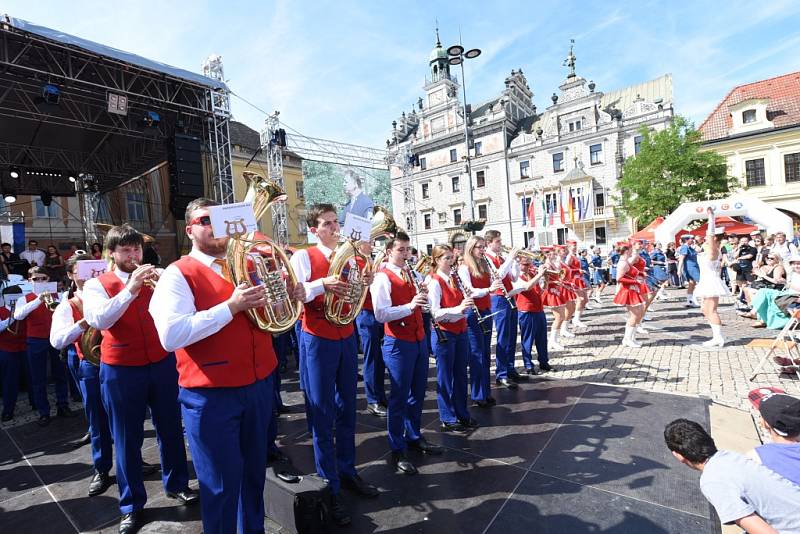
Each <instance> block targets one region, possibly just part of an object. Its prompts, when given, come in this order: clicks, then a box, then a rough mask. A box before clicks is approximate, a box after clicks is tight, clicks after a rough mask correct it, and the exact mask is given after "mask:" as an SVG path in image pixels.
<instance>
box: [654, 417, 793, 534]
mask: <svg viewBox="0 0 800 534" xmlns="http://www.w3.org/2000/svg"><path fill="white" fill-rule="evenodd" d="M664 441H665V442H666V445H667V448H668V449H669V450H670V451H671V452H672V455H673V456H674V457H675V459H676V460H678V461H679V462H680V463H682V464H684V465H686V466H688V467H689V468H691V469H694V470H696V471H700V491H702V492H703V495H704V496H705V498H706V499H707V500H708V501H709V502H710V503H711V505H712V506H713V507H714V509H715V510H716V512H717V515H718V516H719V519H720V521H721V522H722V523H723V524H725V525H729V524H734V523H735V524H736V525H737V526H738V527H739V528H741V529H743V530H745V531H747V532H749V533H751V534H754V533H756V534H758V533H764V534H767V533H773V534H774V533H778V534H797V533H800V513H798V510H800V486H796V485H795V484H792V482H790V481H789V480H787V479H785V478H783V477H781V476H780V475H778V474H777V473H775V472H774V471H771V470H770V469H768V468H767V467H765V466H763V465H760V464H758V463H757V462H754V461H752V460H750V459H749V458H747V457H746V456H744V455H742V454H739V453H736V452H732V451H725V450H717V446H716V444H715V443H714V439H713V438H712V437H711V436H710V435H709V434H708V433H707V432H706V431H705V429H704V428H703V427H702V426H700V424H698V423H697V422H695V421H690V420H688V419H676V420H674V421H672V422H670V423H668V424H667V426H666V427H665V428H664Z"/></svg>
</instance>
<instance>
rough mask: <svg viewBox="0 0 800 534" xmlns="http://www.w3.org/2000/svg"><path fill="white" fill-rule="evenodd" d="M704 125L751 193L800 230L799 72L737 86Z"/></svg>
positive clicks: (708, 142) (712, 145) (710, 145)
mask: <svg viewBox="0 0 800 534" xmlns="http://www.w3.org/2000/svg"><path fill="white" fill-rule="evenodd" d="M699 130H700V132H701V133H702V135H703V144H704V148H705V149H707V150H714V151H715V152H717V153H719V154H721V155H722V156H724V157H725V159H726V160H727V162H728V173H729V174H730V175H731V176H735V177H737V178H739V180H740V183H741V186H742V188H743V189H745V190H746V191H747V192H748V194H751V195H754V196H757V197H758V198H760V199H761V200H763V201H765V202H766V203H767V204H769V205H771V206H773V207H775V208H777V209H779V210H781V211H782V212H784V213H786V214H787V215H789V216H790V217H792V221H793V223H794V227H795V230H798V229H800V72H793V73H790V74H785V75H782V76H777V77H775V78H769V79H766V80H760V81H757V82H753V83H748V84H744V85H739V86H737V87H734V88H733V89H732V90H731V91H730V92H729V93H728V94H727V95H726V96H725V98H724V99H723V100H722V101H721V102H720V103H719V104H718V105H717V107H716V108H715V109H714V111H712V112H711V114H710V115H709V116H708V117H707V118H706V120H705V121H703V123H702V124H701V125H700V128H699Z"/></svg>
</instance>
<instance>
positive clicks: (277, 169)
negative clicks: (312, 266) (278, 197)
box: [261, 111, 289, 246]
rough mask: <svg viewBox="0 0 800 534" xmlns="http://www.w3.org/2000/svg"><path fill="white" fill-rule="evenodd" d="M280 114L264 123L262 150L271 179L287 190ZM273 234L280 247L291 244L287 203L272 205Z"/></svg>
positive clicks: (268, 118) (276, 113)
mask: <svg viewBox="0 0 800 534" xmlns="http://www.w3.org/2000/svg"><path fill="white" fill-rule="evenodd" d="M278 115H280V112H278V111H276V112H275V113H273V114H272V115H270V116H269V117H267V118H266V120H265V121H264V122H265V124H266V128H264V130H263V131H262V132H261V150H263V151H264V152H266V154H267V161H268V165H269V178H270V179H271V180H273V181H274V182H275V183H277V184H278V185H280V186H281V189H283V190H284V191H285V190H286V184H285V183H284V180H283V147H282V146H281V143H280V139H279V137H280V134H279V131H280V129H281V122H280V119H278ZM270 209H271V210H272V233H273V237H274V238H275V241H276V242H277V243H278V244H279V245H283V246H286V245H288V244H289V221H288V216H287V214H286V203H285V202H275V203H274V204H272V206H271V208H270Z"/></svg>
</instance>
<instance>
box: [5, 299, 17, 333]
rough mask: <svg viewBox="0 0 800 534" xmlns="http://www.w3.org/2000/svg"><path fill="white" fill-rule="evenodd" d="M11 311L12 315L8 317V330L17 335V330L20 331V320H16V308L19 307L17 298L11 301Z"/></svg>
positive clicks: (9, 307)
mask: <svg viewBox="0 0 800 534" xmlns="http://www.w3.org/2000/svg"><path fill="white" fill-rule="evenodd" d="M8 309H9V312H10V313H11V315H9V317H8V326H7V327H6V330H7V331H8V332H10V333H11V335H14V336H16V335H17V332H19V322H18V321H15V320H14V310H16V309H17V300H16V299H14V300H12V301H11V304H9V306H8Z"/></svg>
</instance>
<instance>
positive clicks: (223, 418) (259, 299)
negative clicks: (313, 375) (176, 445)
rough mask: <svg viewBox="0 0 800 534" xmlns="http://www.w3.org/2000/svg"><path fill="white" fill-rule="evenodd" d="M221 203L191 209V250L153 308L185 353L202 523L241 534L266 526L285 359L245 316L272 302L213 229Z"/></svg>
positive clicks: (183, 398)
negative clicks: (272, 429)
mask: <svg viewBox="0 0 800 534" xmlns="http://www.w3.org/2000/svg"><path fill="white" fill-rule="evenodd" d="M216 204H217V203H216V202H214V201H213V200H209V199H206V198H198V199H196V200H193V201H192V202H190V203H189V205H188V206H187V207H186V215H185V222H186V235H187V236H188V237H189V239H190V240H191V242H192V250H191V252H189V254H188V255H187V256H183V257H182V258H180V259H179V260H178V261H176V262H174V263H173V264H171V265H170V266H169V267H167V268H166V270H165V271H164V272H163V273H162V275H161V278H160V279H159V281H158V285H157V286H156V290H155V292H154V294H153V298H152V300H151V301H150V313H151V315H152V316H153V320H154V321H155V325H156V329H157V331H158V337H159V339H160V341H161V343H162V344H163V345H164V347H165V348H167V349H168V350H174V351H175V353H176V357H177V367H178V383H179V385H180V392H179V395H178V400H179V401H180V404H181V409H182V412H183V421H184V424H185V427H186V436H187V438H188V440H189V450H190V451H191V453H192V461H193V462H194V467H195V471H196V472H197V479H198V481H199V483H200V504H201V514H202V520H203V530H204V531H205V532H236V531H237V524H238V530H239V532H263V528H264V496H263V492H264V481H265V477H264V472H265V470H266V466H267V454H268V439H269V438H268V427H269V425H270V420H271V419H272V415H273V402H274V386H273V382H272V380H273V378H274V377H273V373H274V371H275V369H276V367H277V358H276V356H275V352H274V351H273V348H272V336H271V335H270V334H269V333H268V332H264V331H262V330H260V329H259V328H258V327H257V326H255V324H254V323H253V322H252V321H251V319H250V317H249V316H248V314H247V313H246V310H249V309H253V308H263V307H264V306H266V305H267V304H268V301H267V297H266V291H265V286H264V285H256V286H253V287H249V288H248V286H247V285H246V284H240V285H239V286H237V287H234V286H233V284H232V282H231V278H230V273H229V271H228V265H227V263H226V261H225V251H226V246H227V241H228V238H227V237H224V238H215V237H214V235H213V231H212V227H211V218H210V216H209V207H211V206H214V205H216ZM294 290H295V288H292V291H294ZM298 291H299V292H300V293H299V295H300V296H302V289H299V290H298Z"/></svg>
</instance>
